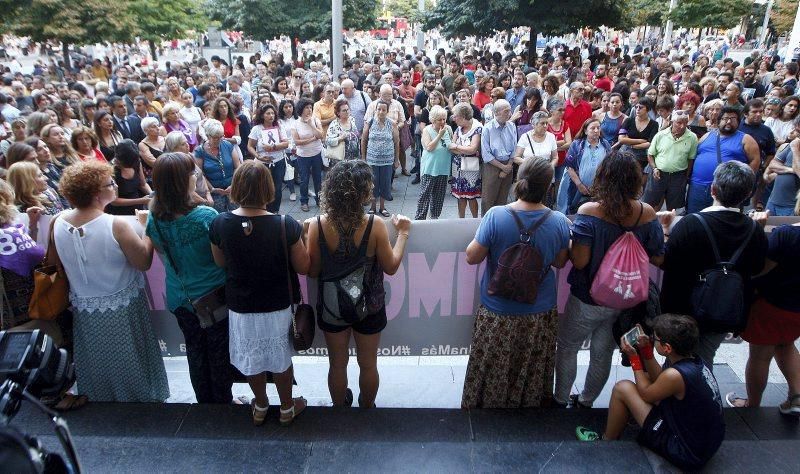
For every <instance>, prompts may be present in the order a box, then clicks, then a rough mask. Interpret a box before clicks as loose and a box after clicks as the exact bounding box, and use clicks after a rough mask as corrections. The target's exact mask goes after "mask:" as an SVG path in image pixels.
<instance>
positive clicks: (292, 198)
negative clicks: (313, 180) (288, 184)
mask: <svg viewBox="0 0 800 474" xmlns="http://www.w3.org/2000/svg"><path fill="white" fill-rule="evenodd" d="M289 200H290V201H297V194H295V193H292V194H290V195H289Z"/></svg>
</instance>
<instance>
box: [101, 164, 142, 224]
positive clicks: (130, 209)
mask: <svg viewBox="0 0 800 474" xmlns="http://www.w3.org/2000/svg"><path fill="white" fill-rule="evenodd" d="M144 166H145V164H144V161H142V168H144ZM114 181H116V182H117V196H118V197H121V198H123V199H137V198H140V197H142V190H141V189H139V185H140V183H141V177H140V175H139V168H138V167H136V168H134V172H133V176H132V177H131V178H130V179H128V178H125V177H123V176H122V170H121V169H119V168H117V167H114ZM136 209H145V205H144V204H141V205H138V206H114V205H112V204H109V205H108V206H106V212H107V213H109V214H113V215H115V216H132V215H134V214H136V211H135V210H136Z"/></svg>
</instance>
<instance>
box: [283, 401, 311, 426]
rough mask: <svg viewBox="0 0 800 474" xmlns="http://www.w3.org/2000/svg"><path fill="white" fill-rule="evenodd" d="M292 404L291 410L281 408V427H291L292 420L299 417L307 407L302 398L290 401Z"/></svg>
mask: <svg viewBox="0 0 800 474" xmlns="http://www.w3.org/2000/svg"><path fill="white" fill-rule="evenodd" d="M292 403H293V405H292V408H289V409H288V410H284V409H283V408H281V418H280V422H281V426H289V425H291V424H292V422H293V421H294V419H295V418H297V417H298V416H300V414H301V413H303V410H305V409H306V406H307V405H308V402H307V401H306V399H305V398H303V397H297V398H294V399H292Z"/></svg>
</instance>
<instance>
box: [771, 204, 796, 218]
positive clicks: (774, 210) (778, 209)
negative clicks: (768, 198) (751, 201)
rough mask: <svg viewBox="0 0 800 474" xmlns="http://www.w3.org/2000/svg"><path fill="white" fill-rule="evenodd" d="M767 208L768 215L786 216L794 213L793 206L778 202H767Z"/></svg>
mask: <svg viewBox="0 0 800 474" xmlns="http://www.w3.org/2000/svg"><path fill="white" fill-rule="evenodd" d="M767 210H768V211H769V215H770V216H776V217H786V216H793V215H794V206H781V205H779V204H773V203H771V202H768V203H767Z"/></svg>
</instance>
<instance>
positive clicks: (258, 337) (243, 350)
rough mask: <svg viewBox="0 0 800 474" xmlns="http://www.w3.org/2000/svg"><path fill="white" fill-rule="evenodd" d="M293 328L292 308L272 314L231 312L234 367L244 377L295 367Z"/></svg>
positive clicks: (232, 362)
mask: <svg viewBox="0 0 800 474" xmlns="http://www.w3.org/2000/svg"><path fill="white" fill-rule="evenodd" d="M291 325H292V313H291V310H290V309H289V308H288V307H287V308H285V309H282V310H279V311H273V312H271V313H237V312H235V311H230V310H229V315H228V328H229V329H230V354H231V364H233V366H234V367H236V368H237V369H239V370H240V371H241V372H242V374H244V375H258V374H260V373H262V372H273V373H281V372H285V371H286V370H287V369H288V368H289V367H291V365H292V355H293V354H294V348H293V347H292V344H291V341H290V340H289V326H291Z"/></svg>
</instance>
